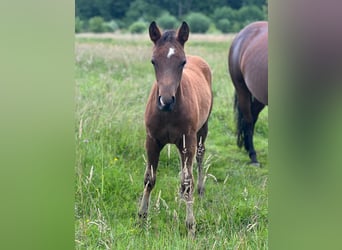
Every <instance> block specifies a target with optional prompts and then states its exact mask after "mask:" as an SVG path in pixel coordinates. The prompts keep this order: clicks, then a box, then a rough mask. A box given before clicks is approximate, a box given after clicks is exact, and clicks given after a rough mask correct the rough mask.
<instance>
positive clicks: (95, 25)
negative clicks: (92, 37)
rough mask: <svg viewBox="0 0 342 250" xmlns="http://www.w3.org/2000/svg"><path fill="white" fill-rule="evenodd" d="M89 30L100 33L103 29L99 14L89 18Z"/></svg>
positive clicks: (102, 21)
mask: <svg viewBox="0 0 342 250" xmlns="http://www.w3.org/2000/svg"><path fill="white" fill-rule="evenodd" d="M88 25H89V27H88V29H89V31H90V32H95V33H101V32H104V31H105V25H104V20H103V18H102V17H100V16H95V17H92V18H90V19H89V24H88Z"/></svg>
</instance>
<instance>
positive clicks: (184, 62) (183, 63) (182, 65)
mask: <svg viewBox="0 0 342 250" xmlns="http://www.w3.org/2000/svg"><path fill="white" fill-rule="evenodd" d="M185 64H186V60H184V61H183V62H182V63H181V67H182V68H183V67H184V65H185Z"/></svg>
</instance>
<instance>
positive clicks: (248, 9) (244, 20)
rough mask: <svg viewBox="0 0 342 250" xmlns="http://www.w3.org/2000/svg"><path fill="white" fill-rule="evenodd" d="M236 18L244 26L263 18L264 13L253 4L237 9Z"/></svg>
mask: <svg viewBox="0 0 342 250" xmlns="http://www.w3.org/2000/svg"><path fill="white" fill-rule="evenodd" d="M237 20H238V21H239V23H241V24H242V26H245V25H247V24H249V23H251V22H254V21H261V20H264V13H263V11H262V10H261V9H260V8H259V7H257V6H255V5H247V6H243V7H241V9H239V10H238V11H237Z"/></svg>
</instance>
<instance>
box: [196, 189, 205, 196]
mask: <svg viewBox="0 0 342 250" xmlns="http://www.w3.org/2000/svg"><path fill="white" fill-rule="evenodd" d="M197 191H198V195H199V197H200V198H203V196H204V187H202V188H198V189H197Z"/></svg>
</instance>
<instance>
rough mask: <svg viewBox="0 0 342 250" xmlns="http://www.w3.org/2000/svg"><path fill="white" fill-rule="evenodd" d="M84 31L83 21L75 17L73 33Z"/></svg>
mask: <svg viewBox="0 0 342 250" xmlns="http://www.w3.org/2000/svg"><path fill="white" fill-rule="evenodd" d="M83 31H84V21H82V20H81V19H80V18H79V17H78V16H77V17H75V33H80V32H83Z"/></svg>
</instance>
